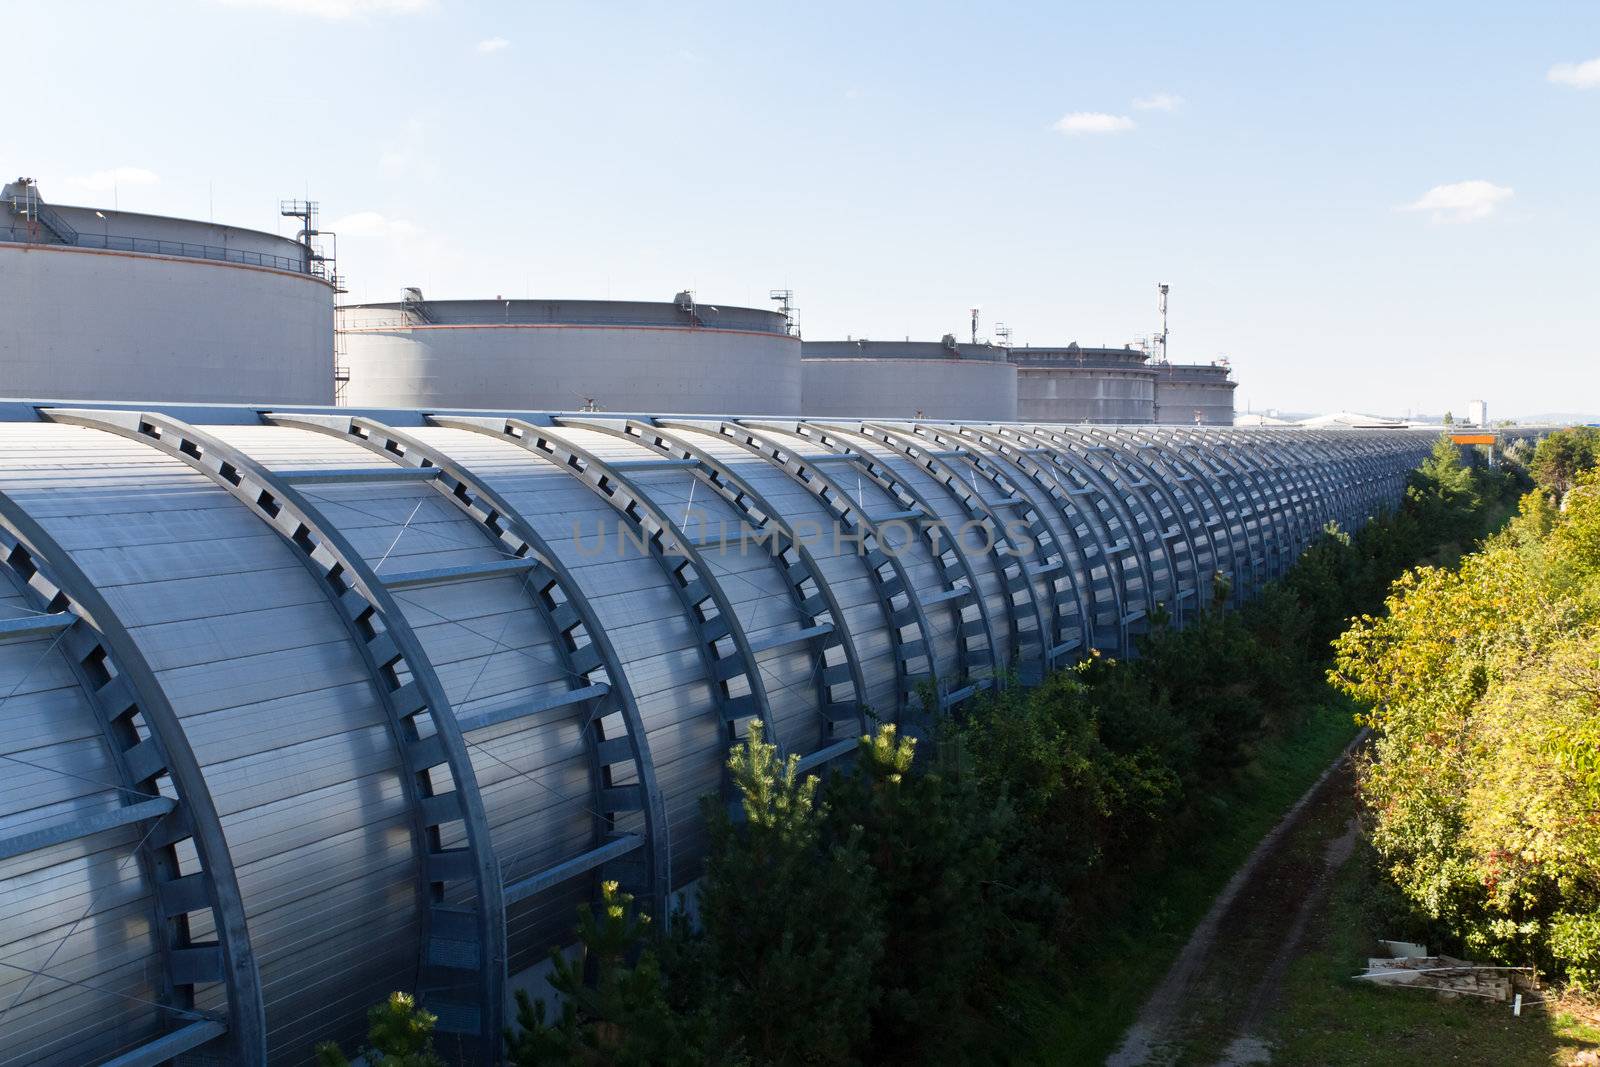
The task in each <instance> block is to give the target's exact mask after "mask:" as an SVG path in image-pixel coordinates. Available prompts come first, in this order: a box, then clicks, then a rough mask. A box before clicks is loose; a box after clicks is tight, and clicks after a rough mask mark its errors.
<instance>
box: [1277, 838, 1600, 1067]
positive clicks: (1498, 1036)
mask: <svg viewBox="0 0 1600 1067" xmlns="http://www.w3.org/2000/svg"><path fill="white" fill-rule="evenodd" d="M1376 862H1377V860H1376V856H1375V854H1374V853H1372V851H1371V850H1370V849H1368V848H1365V847H1363V848H1361V849H1360V850H1358V851H1357V853H1356V855H1355V856H1354V857H1352V859H1351V861H1350V862H1349V863H1347V864H1345V865H1344V867H1342V868H1341V869H1340V870H1339V872H1338V874H1337V876H1336V878H1335V881H1334V884H1333V887H1332V891H1331V893H1330V896H1329V901H1328V907H1327V908H1326V909H1325V910H1324V911H1323V913H1322V914H1321V915H1319V916H1317V917H1316V918H1315V919H1313V921H1312V924H1311V926H1310V928H1309V930H1308V932H1307V941H1306V949H1305V951H1304V952H1303V954H1302V955H1301V956H1300V957H1299V958H1298V959H1297V960H1296V961H1295V962H1294V964H1293V965H1292V966H1291V967H1290V969H1289V974H1288V976H1287V980H1286V981H1285V983H1284V986H1283V989H1282V992H1281V995H1280V996H1279V999H1278V1001H1277V1003H1276V1004H1275V1005H1274V1008H1273V1010H1272V1011H1271V1012H1269V1014H1268V1016H1267V1018H1266V1019H1265V1021H1264V1026H1263V1036H1264V1037H1266V1038H1267V1040H1268V1041H1270V1042H1271V1043H1272V1046H1273V1062H1274V1063H1276V1064H1319V1065H1320V1064H1327V1065H1329V1067H1335V1065H1352V1067H1355V1065H1367V1064H1372V1065H1378V1064H1391V1063H1396V1062H1401V1061H1402V1060H1407V1061H1411V1062H1419V1063H1455V1064H1482V1065H1484V1067H1489V1065H1491V1064H1492V1065H1496V1067H1499V1065H1510V1067H1522V1065H1527V1067H1533V1065H1540V1067H1552V1065H1559V1067H1565V1065H1566V1064H1568V1063H1571V1062H1572V1059H1573V1057H1574V1056H1575V1055H1576V1054H1577V1053H1578V1052H1579V1051H1582V1050H1585V1049H1597V1048H1600V1022H1597V1021H1596V1017H1595V1016H1593V1015H1590V1014H1589V1013H1590V1012H1592V1011H1593V1010H1594V1008H1593V1006H1592V1005H1584V1004H1581V1003H1579V1002H1578V1001H1576V1000H1569V1001H1565V1002H1557V1003H1556V1004H1554V1005H1552V1006H1551V1007H1550V1008H1548V1009H1547V1008H1526V1009H1524V1012H1523V1015H1522V1017H1521V1018H1515V1017H1513V1016H1512V1014H1511V1009H1510V1007H1509V1006H1507V1005H1505V1004H1495V1003H1492V1002H1488V1001H1481V1000H1471V999H1465V998H1463V999H1461V1000H1442V999H1440V998H1439V997H1437V996H1435V995H1433V994H1430V993H1424V992H1419V991H1416V990H1404V989H1384V988H1381V987H1377V986H1372V985H1370V984H1366V983H1363V982H1358V981H1355V980H1354V979H1352V978H1351V976H1352V975H1354V974H1357V973H1359V972H1360V971H1361V969H1362V967H1363V966H1365V964H1366V960H1367V957H1368V956H1370V955H1371V954H1372V953H1373V952H1375V951H1376V945H1375V944H1374V941H1375V940H1376V938H1378V937H1379V936H1384V935H1385V934H1386V933H1387V934H1389V935H1391V936H1392V931H1384V930H1381V929H1379V926H1380V925H1381V920H1380V919H1379V918H1378V914H1379V909H1378V908H1377V906H1376V905H1375V903H1374V900H1375V893H1376V890H1377V886H1378V879H1379V877H1380V874H1379V872H1378V870H1377V867H1376ZM1585 1016H1587V1017H1585Z"/></svg>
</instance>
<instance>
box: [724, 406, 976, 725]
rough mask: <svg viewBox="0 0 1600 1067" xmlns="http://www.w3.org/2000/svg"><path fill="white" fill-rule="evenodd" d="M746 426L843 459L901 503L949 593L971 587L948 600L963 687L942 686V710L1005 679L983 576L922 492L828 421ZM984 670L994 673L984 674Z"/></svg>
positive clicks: (747, 422) (754, 422)
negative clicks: (791, 437) (777, 433)
mask: <svg viewBox="0 0 1600 1067" xmlns="http://www.w3.org/2000/svg"><path fill="white" fill-rule="evenodd" d="M740 425H742V426H747V427H752V428H757V429H760V428H764V427H771V428H774V429H778V430H780V431H782V432H789V433H793V434H794V435H795V436H797V437H799V438H801V439H803V440H806V441H809V442H811V443H812V444H815V445H817V446H819V447H821V448H822V449H824V450H825V452H826V453H829V454H832V455H836V456H839V457H840V459H841V460H843V461H845V462H847V463H849V465H850V466H852V467H853V468H854V469H855V470H857V471H858V472H860V474H861V475H862V476H863V477H865V478H866V479H868V480H869V481H871V482H872V483H873V484H874V485H876V486H877V487H878V488H879V489H881V490H882V491H883V492H885V493H887V494H889V496H890V497H891V498H893V499H895V500H897V501H899V503H900V505H901V507H903V508H904V509H905V510H906V512H907V515H908V518H909V520H910V521H911V523H912V529H913V531H914V533H915V534H916V535H917V537H919V538H920V540H921V541H922V542H923V543H924V544H925V545H926V546H927V548H928V553H929V555H931V556H932V557H933V561H934V564H935V566H936V567H937V568H938V570H939V575H940V580H941V583H942V584H943V586H944V590H943V592H945V593H955V592H957V591H958V590H960V589H962V588H963V587H962V586H961V585H960V584H959V583H960V582H961V581H963V580H964V581H965V582H966V583H967V584H966V586H965V589H966V590H967V591H968V592H967V594H965V595H962V596H960V597H953V598H951V599H950V600H949V601H948V604H949V605H950V610H951V614H952V618H953V621H954V623H955V628H956V650H957V657H956V658H957V663H958V664H959V665H960V671H961V674H960V677H959V678H958V679H957V684H958V685H959V688H957V689H955V690H949V689H945V688H942V687H941V688H940V690H939V705H940V708H941V709H944V708H949V707H953V706H954V705H957V704H959V703H961V702H962V701H964V700H966V699H968V698H969V697H971V696H973V695H974V694H976V693H978V692H979V691H981V690H984V689H987V688H989V687H990V686H993V685H995V684H996V683H997V682H999V681H1000V672H1001V669H1002V664H1001V663H1000V662H999V659H998V650H999V646H998V644H997V642H996V641H995V636H994V624H993V621H992V620H991V619H990V618H989V609H988V608H987V607H986V606H985V605H984V602H983V590H982V589H981V588H980V586H979V585H978V579H977V575H976V574H974V573H973V570H972V565H971V563H970V561H969V560H968V559H967V556H966V553H964V552H963V551H961V549H960V548H959V547H958V546H957V545H956V544H955V539H954V538H950V537H945V536H943V535H942V534H941V532H940V530H939V515H938V512H936V511H934V509H933V507H932V505H930V504H929V503H928V502H927V500H926V499H924V498H923V496H922V494H921V493H919V492H917V490H916V489H915V488H913V487H912V486H910V485H907V484H906V483H905V481H904V480H903V479H901V478H900V477H899V476H898V475H896V474H895V473H894V471H893V470H892V469H890V468H889V467H888V466H887V465H886V464H884V463H883V462H881V461H880V460H879V459H878V458H877V457H876V456H873V455H871V454H870V453H867V452H863V451H861V450H860V449H859V448H856V447H854V446H852V445H851V444H849V443H848V442H846V441H843V440H840V439H839V438H838V436H837V434H836V432H835V431H832V430H830V429H828V427H827V426H826V425H824V424H822V423H814V422H796V423H793V424H790V423H777V424H774V423H770V422H762V421H759V420H744V421H741V423H740ZM968 608H972V609H974V611H975V612H976V614H977V618H975V619H969V618H967V617H966V611H967V609H968ZM928 651H929V661H928V662H929V665H930V667H931V665H932V663H933V660H932V651H933V650H932V649H931V648H930V649H929V650H928ZM984 670H987V672H988V673H987V674H983V673H980V672H982V671H984Z"/></svg>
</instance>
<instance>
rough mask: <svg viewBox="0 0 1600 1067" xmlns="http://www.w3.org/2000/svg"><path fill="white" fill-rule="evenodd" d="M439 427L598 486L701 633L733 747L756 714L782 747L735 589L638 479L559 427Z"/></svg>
mask: <svg viewBox="0 0 1600 1067" xmlns="http://www.w3.org/2000/svg"><path fill="white" fill-rule="evenodd" d="M429 421H430V422H431V423H433V424H435V425H438V426H445V427H450V428H452V429H458V430H470V431H473V432H476V433H481V434H485V435H487V436H490V437H494V438H497V439H500V440H503V441H509V442H510V443H512V444H515V445H517V446H518V447H520V448H523V449H525V450H527V451H528V452H529V453H530V454H531V455H535V456H538V457H540V458H541V459H543V460H544V461H546V462H548V463H551V464H554V465H555V466H556V467H557V468H558V469H560V470H563V471H565V472H566V473H567V474H570V475H571V476H572V477H574V478H576V479H578V480H579V481H581V482H583V483H584V484H585V485H587V486H588V487H589V488H590V489H591V490H593V491H594V492H595V493H596V494H597V495H598V496H599V497H600V498H601V499H603V500H604V501H605V502H606V503H607V504H608V505H610V507H611V508H612V509H613V511H614V512H615V513H616V515H617V517H618V518H619V519H620V520H621V521H622V522H624V523H626V524H627V525H628V526H629V528H630V530H631V531H632V533H633V534H634V536H635V538H636V539H637V543H639V544H643V545H644V546H645V548H646V550H647V551H648V552H649V554H650V558H651V559H653V560H654V561H655V562H656V564H657V566H658V567H659V568H660V569H661V572H662V574H663V575H664V576H665V577H666V579H667V584H668V585H669V586H670V587H671V589H672V592H673V595H674V596H676V597H677V599H678V603H679V605H680V606H681V608H682V610H683V613H684V615H685V616H686V617H687V618H688V619H689V621H690V623H691V624H692V625H693V626H694V628H695V631H696V633H697V635H698V640H697V641H696V644H695V648H696V651H697V652H698V653H699V656H700V660H701V665H702V667H703V668H704V671H705V676H706V679H707V681H708V682H709V684H710V686H711V692H712V699H713V701H714V703H715V704H716V707H717V712H718V716H719V721H720V723H721V728H722V740H723V742H724V745H725V746H728V745H733V744H736V743H738V742H739V741H741V740H743V739H744V737H745V736H746V734H747V729H748V726H749V723H750V720H752V719H760V720H761V721H762V722H764V723H766V724H767V726H768V729H769V731H770V732H769V734H768V739H769V740H771V741H772V742H773V743H774V744H776V745H778V746H779V748H780V749H781V748H782V745H783V739H782V737H781V736H779V734H778V732H777V729H776V724H775V723H774V722H773V715H772V704H771V701H770V700H769V699H768V697H767V687H766V682H765V680H764V679H763V677H762V673H761V669H760V667H759V666H758V664H757V662H756V654H755V650H754V649H753V648H752V647H751V644H750V639H749V637H748V636H747V635H746V634H745V631H744V626H743V625H742V624H741V623H740V621H739V616H738V614H737V613H736V612H735V611H734V609H733V605H732V604H730V603H729V601H728V597H727V594H726V593H725V592H724V591H723V588H722V585H721V583H720V582H718V580H717V578H716V575H715V574H714V573H713V572H712V569H711V567H710V565H709V564H708V563H707V562H706V560H705V557H704V556H703V555H701V553H700V550H699V549H698V548H697V547H696V546H695V543H694V540H693V539H692V538H690V537H689V535H688V534H687V533H686V532H684V530H683V528H682V527H681V526H679V524H678V523H677V522H675V521H674V520H673V519H672V518H671V517H670V516H668V515H667V514H666V512H664V511H663V510H661V508H659V507H657V506H656V504H655V503H654V502H653V501H652V500H651V499H650V497H649V496H648V495H647V494H646V493H645V492H644V491H642V490H641V489H640V488H639V487H638V486H637V485H636V484H634V482H633V481H632V480H631V479H630V478H629V477H628V476H627V474H625V473H623V471H621V470H619V469H618V467H617V465H615V464H612V463H608V462H607V461H605V460H603V459H601V458H600V457H599V456H597V455H595V454H594V453H593V452H592V451H590V450H589V449H586V448H582V447H580V446H578V445H576V444H573V443H572V442H571V441H568V440H566V439H564V438H563V437H562V436H561V435H560V434H559V432H551V429H552V428H551V427H544V426H535V425H533V424H532V423H530V422H525V421H523V420H521V419H512V418H499V417H496V418H477V417H468V416H444V415H440V416H431V417H430V419H429ZM722 781H723V793H724V799H725V800H727V801H728V803H729V804H730V805H731V804H732V803H734V797H733V788H732V780H731V779H730V778H729V777H728V774H727V769H726V768H724V770H723V778H722Z"/></svg>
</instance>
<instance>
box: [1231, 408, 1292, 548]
mask: <svg viewBox="0 0 1600 1067" xmlns="http://www.w3.org/2000/svg"><path fill="white" fill-rule="evenodd" d="M1222 444H1223V446H1224V448H1225V449H1226V450H1227V451H1228V452H1229V453H1230V454H1231V455H1232V456H1233V457H1234V458H1235V459H1236V460H1237V461H1238V462H1239V465H1240V467H1241V468H1243V469H1244V470H1245V471H1246V472H1247V476H1248V477H1249V478H1250V479H1251V480H1253V481H1254V482H1255V484H1256V485H1257V486H1258V488H1259V489H1260V491H1261V493H1262V498H1263V500H1264V501H1265V503H1266V508H1267V513H1268V515H1269V516H1270V518H1271V521H1272V531H1273V533H1272V539H1271V541H1270V542H1269V547H1270V549H1271V555H1270V557H1269V559H1268V569H1269V571H1270V575H1271V577H1273V578H1281V577H1283V575H1284V573H1285V572H1286V571H1287V570H1288V569H1289V561H1290V560H1291V559H1293V558H1294V554H1295V542H1296V540H1297V538H1298V536H1299V533H1298V527H1299V520H1298V518H1297V517H1296V515H1295V513H1294V511H1293V507H1294V501H1293V496H1292V491H1291V490H1290V489H1289V487H1288V486H1286V485H1285V483H1284V481H1283V477H1282V475H1281V473H1279V472H1278V471H1276V470H1275V469H1274V468H1273V466H1272V464H1271V463H1269V462H1267V461H1266V459H1267V457H1265V456H1263V455H1262V454H1261V452H1260V451H1259V450H1258V449H1257V447H1256V446H1255V445H1254V444H1253V443H1252V442H1249V441H1247V440H1240V439H1239V437H1238V436H1237V435H1224V436H1223V438H1222Z"/></svg>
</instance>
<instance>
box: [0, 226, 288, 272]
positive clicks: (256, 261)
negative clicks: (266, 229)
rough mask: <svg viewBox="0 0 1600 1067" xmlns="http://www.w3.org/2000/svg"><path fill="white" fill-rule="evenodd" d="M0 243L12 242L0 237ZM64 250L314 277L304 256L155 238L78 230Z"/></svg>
mask: <svg viewBox="0 0 1600 1067" xmlns="http://www.w3.org/2000/svg"><path fill="white" fill-rule="evenodd" d="M0 243H17V244H21V243H24V242H9V241H6V239H5V238H3V237H0ZM61 247H66V248H97V249H105V250H106V251H108V252H141V253H145V254H147V255H156V256H180V257H182V258H184V259H209V260H216V261H219V262H225V263H242V264H245V265H246V266H254V267H271V268H273V269H274V270H286V271H292V272H294V273H295V274H314V272H313V271H312V270H311V269H310V266H309V265H308V264H307V262H306V260H305V257H303V256H301V257H293V258H291V257H289V256H274V255H271V254H269V253H266V252H251V251H247V250H245V249H240V248H226V247H224V246H222V245H202V244H193V243H191V242H189V241H163V240H159V239H157V238H153V237H130V236H124V235H122V234H115V233H92V232H86V231H83V230H79V231H77V239H76V240H74V241H68V242H66V244H65V245H63V246H61Z"/></svg>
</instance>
